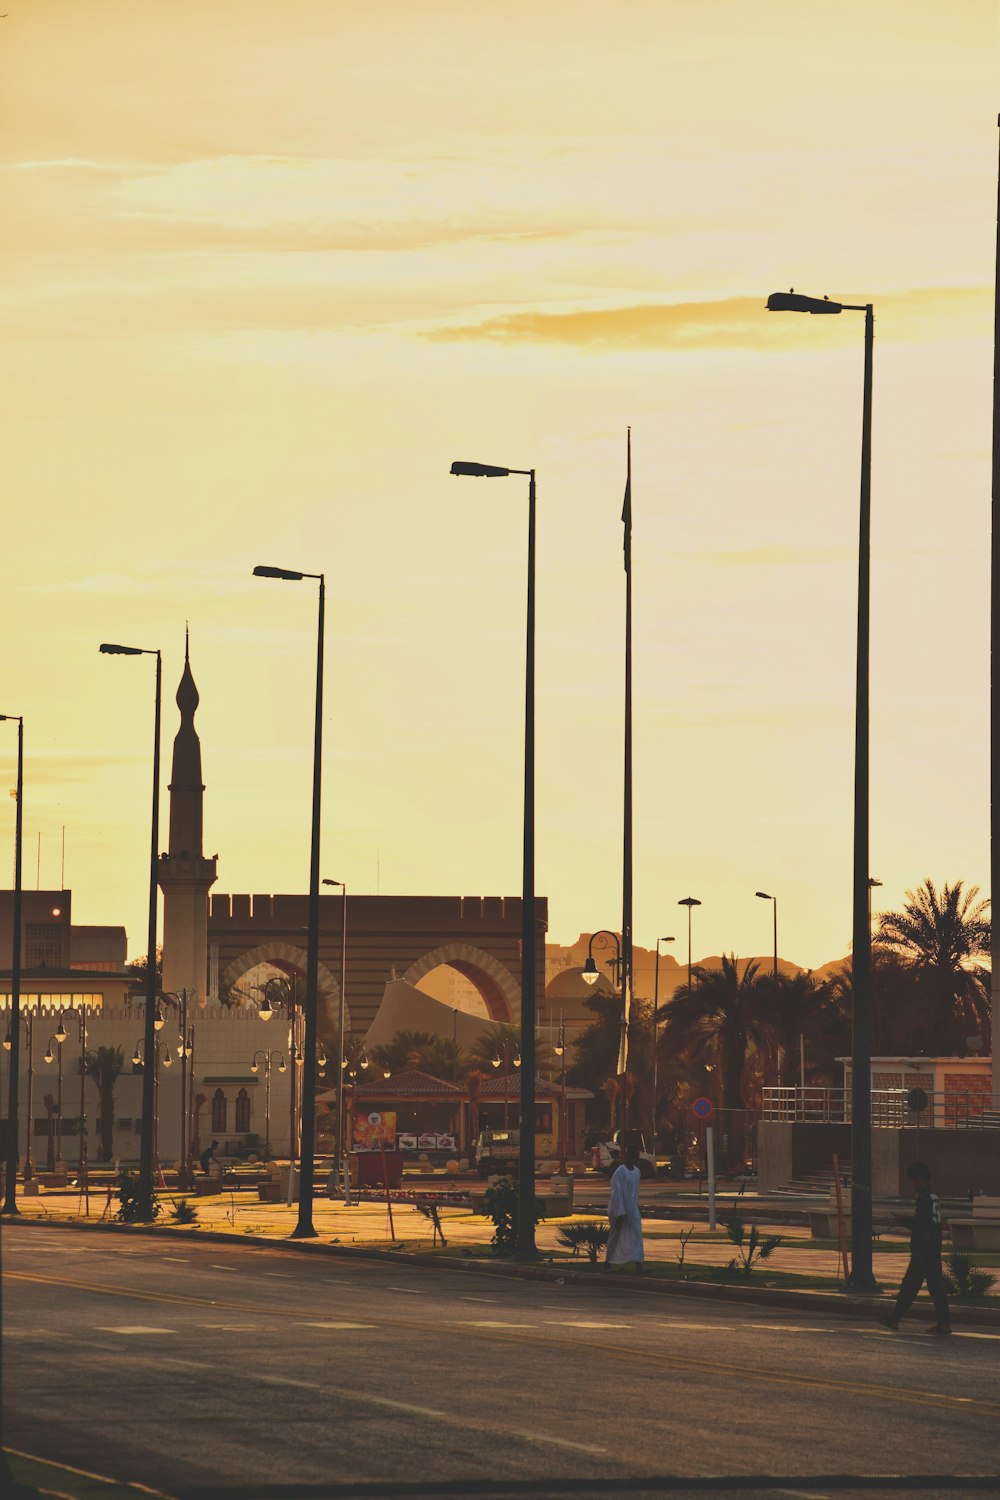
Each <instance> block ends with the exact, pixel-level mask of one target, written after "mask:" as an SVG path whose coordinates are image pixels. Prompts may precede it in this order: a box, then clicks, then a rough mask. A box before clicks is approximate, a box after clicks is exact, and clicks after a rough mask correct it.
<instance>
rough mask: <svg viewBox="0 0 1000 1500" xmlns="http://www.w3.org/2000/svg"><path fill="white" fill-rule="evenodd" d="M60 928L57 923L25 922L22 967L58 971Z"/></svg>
mask: <svg viewBox="0 0 1000 1500" xmlns="http://www.w3.org/2000/svg"><path fill="white" fill-rule="evenodd" d="M62 961H63V944H62V926H61V924H60V923H59V922H25V924H24V967H25V968H26V969H40V968H41V966H42V964H45V966H46V968H49V969H58V968H61V967H62Z"/></svg>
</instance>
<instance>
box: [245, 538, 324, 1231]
mask: <svg viewBox="0 0 1000 1500" xmlns="http://www.w3.org/2000/svg"><path fill="white" fill-rule="evenodd" d="M253 571H254V576H255V577H257V578H282V579H285V580H286V581H289V582H292V583H301V582H302V580H303V579H305V578H311V579H313V580H314V581H315V582H316V583H317V584H318V585H319V616H318V625H317V637H316V715H315V726H314V732H313V795H312V843H311V851H310V859H309V932H308V936H307V939H306V1004H305V1044H304V1051H305V1061H304V1065H303V1069H302V1104H301V1125H302V1146H301V1150H300V1152H299V1218H298V1223H297V1224H296V1226H295V1228H294V1230H293V1231H292V1239H315V1237H316V1230H315V1228H314V1227H313V1181H314V1177H315V1151H316V1140H315V1137H316V1022H317V1011H318V1006H319V1002H318V992H319V844H320V802H321V785H322V774H323V629H324V613H325V608H326V579H325V577H324V575H323V574H322V573H300V572H297V571H295V570H294V569H291V568H270V567H257V568H254V570H253ZM294 1071H295V1070H294V1068H293V1070H292V1072H293V1075H294ZM291 1181H292V1176H291V1164H290V1163H289V1184H291Z"/></svg>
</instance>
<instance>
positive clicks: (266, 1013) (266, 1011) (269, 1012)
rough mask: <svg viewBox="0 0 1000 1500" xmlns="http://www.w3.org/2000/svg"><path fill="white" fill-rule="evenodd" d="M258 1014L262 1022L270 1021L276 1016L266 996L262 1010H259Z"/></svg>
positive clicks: (262, 1003)
mask: <svg viewBox="0 0 1000 1500" xmlns="http://www.w3.org/2000/svg"><path fill="white" fill-rule="evenodd" d="M257 1014H258V1015H259V1016H260V1018H261V1020H262V1021H269V1020H270V1019H271V1017H272V1016H273V1015H274V1010H273V1007H272V1005H271V1002H270V1000H269V999H268V998H267V996H266V995H265V996H264V999H263V1000H262V1001H261V1005H260V1009H259V1010H258V1012H257Z"/></svg>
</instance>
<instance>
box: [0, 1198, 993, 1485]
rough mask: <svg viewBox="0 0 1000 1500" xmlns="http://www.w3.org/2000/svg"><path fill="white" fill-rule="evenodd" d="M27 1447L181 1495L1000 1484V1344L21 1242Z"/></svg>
mask: <svg viewBox="0 0 1000 1500" xmlns="http://www.w3.org/2000/svg"><path fill="white" fill-rule="evenodd" d="M3 1272H4V1302H3V1317H4V1327H3V1341H4V1347H3V1380H4V1389H3V1398H4V1441H5V1443H7V1444H9V1445H10V1446H11V1447H14V1448H18V1449H22V1450H24V1451H27V1452H30V1453H34V1454H37V1455H39V1456H43V1457H49V1458H53V1459H56V1460H60V1461H63V1462H65V1463H68V1464H72V1465H75V1466H78V1467H80V1468H84V1469H89V1470H92V1471H96V1472H99V1473H103V1474H107V1475H111V1476H113V1477H115V1478H117V1479H121V1480H130V1481H137V1482H140V1483H143V1484H146V1485H151V1486H154V1487H156V1488H159V1489H162V1490H164V1491H166V1492H167V1493H168V1494H170V1495H172V1496H176V1497H179V1500H201V1497H205V1500H208V1497H213V1500H214V1497H223V1496H225V1497H239V1500H299V1497H302V1500H322V1497H326V1496H330V1497H334V1496H336V1497H341V1496H367V1495H371V1496H428V1497H435V1496H442V1497H443V1496H473V1495H483V1496H497V1497H501V1496H510V1497H522V1496H523V1497H534V1500H542V1497H546V1496H557V1495H558V1496H562V1495H577V1496H581V1497H593V1496H603V1495H608V1496H611V1495H630V1496H634V1497H639V1496H655V1495H664V1494H671V1495H714V1496H720V1497H734V1500H735V1497H743V1496H747V1495H764V1496H767V1497H769V1500H770V1497H778V1496H782V1497H788V1496H791V1497H800V1500H820V1497H822V1496H834V1495H840V1494H850V1495H854V1496H859V1497H868V1496H880V1495H885V1494H890V1493H895V1494H904V1495H920V1496H936V1495H940V1496H950V1497H954V1496H956V1495H973V1494H979V1493H984V1492H987V1493H998V1492H1000V1480H998V1477H997V1476H998V1474H1000V1421H998V1418H1000V1333H987V1332H981V1333H972V1332H963V1333H961V1334H956V1335H955V1336H954V1337H953V1338H952V1339H951V1340H943V1339H942V1340H937V1339H932V1338H930V1337H928V1336H927V1335H925V1334H923V1333H920V1332H917V1331H916V1329H917V1328H920V1327H922V1326H924V1325H922V1324H916V1325H914V1326H915V1331H914V1333H913V1334H911V1335H903V1336H900V1335H893V1334H891V1333H889V1332H888V1331H884V1330H882V1329H880V1328H878V1327H873V1326H872V1324H871V1323H861V1322H856V1321H853V1320H850V1319H844V1318H832V1317H831V1318H823V1317H817V1316H814V1315H811V1314H810V1315H808V1316H802V1317H797V1316H790V1315H788V1314H787V1313H784V1312H782V1313H780V1314H774V1315H771V1314H769V1313H767V1312H765V1311H762V1310H761V1309H759V1308H753V1309H749V1308H748V1309H746V1310H745V1311H744V1310H741V1309H740V1308H739V1307H738V1306H736V1305H735V1304H733V1303H731V1302H730V1303H725V1302H710V1303H709V1302H699V1303H698V1304H696V1305H694V1306H692V1304H691V1303H690V1302H687V1301H685V1300H682V1299H680V1298H677V1299H674V1298H672V1297H669V1296H653V1295H634V1294H632V1293H630V1291H629V1290H628V1289H627V1288H626V1287H624V1286H622V1285H620V1284H616V1282H615V1278H614V1277H613V1276H611V1277H609V1278H608V1283H607V1284H604V1283H602V1284H601V1286H599V1287H596V1288H592V1287H577V1286H569V1285H562V1286H560V1285H554V1284H551V1283H547V1282H532V1281H517V1280H508V1279H502V1278H499V1277H491V1276H490V1275H489V1274H488V1273H487V1272H478V1271H477V1272H469V1273H456V1272H447V1271H439V1270H433V1269H430V1270H427V1269H422V1268H416V1267H415V1268H412V1269H411V1268H410V1267H408V1266H405V1265H396V1264H387V1263H380V1262H376V1261H371V1262H366V1261H357V1260H348V1259H344V1260H340V1259H336V1258H333V1257H327V1256H317V1257H306V1256H304V1255H298V1254H289V1253H287V1252H283V1251H281V1250H273V1249H270V1248H266V1249H265V1248H251V1247H250V1246H245V1245H239V1244H237V1245H234V1246H232V1247H230V1246H228V1245H219V1244H199V1243H197V1242H195V1241H190V1240H177V1241H175V1242H172V1243H165V1242H163V1241H159V1240H157V1241H154V1240H151V1239H143V1238H140V1237H138V1236H137V1237H136V1238H135V1239H125V1238H124V1237H122V1238H118V1237H115V1238H113V1239H112V1238H111V1237H110V1236H109V1237H107V1238H105V1237H103V1236H102V1237H98V1236H97V1235H94V1234H88V1233H85V1232H75V1231H70V1230H52V1229H43V1228H34V1227H32V1226H24V1227H21V1226H18V1225H16V1224H14V1225H6V1226H5V1227H4V1231H3Z"/></svg>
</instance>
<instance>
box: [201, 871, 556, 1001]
mask: <svg viewBox="0 0 1000 1500" xmlns="http://www.w3.org/2000/svg"><path fill="white" fill-rule="evenodd" d="M343 917H344V911H343V898H342V897H341V896H339V895H336V896H322V897H321V898H320V964H321V966H322V968H321V976H322V977H321V988H322V989H323V990H324V992H325V993H326V994H328V995H336V994H338V993H339V990H338V985H339V975H340V959H341V954H340V937H341V924H342V922H343ZM546 918H547V902H546V900H545V898H544V897H540V898H538V899H537V900H536V902H535V922H536V930H537V931H539V932H540V933H543V932H544V931H545V927H546ZM307 920H308V898H307V897H306V896H271V895H254V896H249V895H238V896H219V895H213V896H212V897H211V906H210V912H209V919H208V945H209V974H210V989H211V990H212V991H213V992H214V993H216V994H217V993H218V991H219V989H220V988H222V987H223V985H224V984H231V983H233V982H235V980H236V979H238V978H239V975H240V974H242V973H245V972H246V971H247V969H248V968H251V967H253V964H254V963H261V962H267V963H273V964H276V965H277V966H279V967H284V965H285V964H286V963H289V962H292V963H293V967H294V969H295V971H296V972H301V971H302V969H303V968H304V964H303V962H302V960H301V959H300V957H299V955H302V954H304V948H305V928H306V923H307ZM292 953H294V954H295V958H294V960H292V959H291V957H290V955H291V954H292ZM346 959H347V964H346V971H347V983H346V1003H347V1006H348V1008H349V1011H350V1015H351V1017H352V1023H353V1029H354V1030H355V1031H366V1030H367V1028H368V1027H369V1026H370V1024H371V1022H372V1020H373V1019H374V1016H375V1013H376V1011H377V1010H378V1008H379V1005H380V1004H381V1001H382V994H383V991H384V989H385V984H386V980H387V979H390V978H391V977H392V976H393V975H396V976H397V977H400V978H405V979H406V980H407V981H408V982H409V983H410V984H415V983H416V982H417V980H418V979H420V978H422V977H423V975H425V974H428V973H430V971H431V970H432V969H435V968H437V967H438V966H439V965H441V964H447V965H449V966H450V967H451V968H453V969H456V970H457V971H458V972H459V973H460V974H463V975H465V977H466V978H468V979H469V980H471V982H472V983H473V984H474V985H475V986H476V988H477V989H478V990H479V993H480V994H481V995H482V997H483V1000H484V1002H485V1004H486V1008H487V1010H488V1011H489V1014H490V1016H491V1017H492V1018H493V1019H494V1020H498V1021H514V1022H517V1021H519V1020H520V1016H521V902H520V900H519V899H518V898H516V897H511V896H507V897H504V896H474V897H469V896H464V897H463V896H350V895H349V896H348V898H347V949H346ZM248 960H249V962H248ZM535 984H536V993H537V994H538V995H542V994H544V991H545V945H544V943H543V942H539V943H538V945H537V960H536V972H535Z"/></svg>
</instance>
